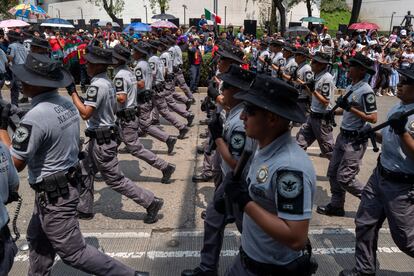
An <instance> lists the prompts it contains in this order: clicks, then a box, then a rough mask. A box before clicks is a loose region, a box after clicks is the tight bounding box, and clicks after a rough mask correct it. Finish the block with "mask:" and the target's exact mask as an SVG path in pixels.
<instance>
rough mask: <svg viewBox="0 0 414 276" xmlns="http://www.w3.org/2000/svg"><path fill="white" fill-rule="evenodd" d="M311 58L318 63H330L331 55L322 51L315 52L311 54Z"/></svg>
mask: <svg viewBox="0 0 414 276" xmlns="http://www.w3.org/2000/svg"><path fill="white" fill-rule="evenodd" d="M312 59H313V60H314V61H316V62H319V63H324V64H329V63H331V56H330V55H328V54H326V53H322V52H316V53H315V55H313V57H312Z"/></svg>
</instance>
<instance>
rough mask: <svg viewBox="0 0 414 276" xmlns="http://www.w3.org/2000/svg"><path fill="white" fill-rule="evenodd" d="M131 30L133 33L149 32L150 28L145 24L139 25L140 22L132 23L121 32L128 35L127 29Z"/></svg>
mask: <svg viewBox="0 0 414 276" xmlns="http://www.w3.org/2000/svg"><path fill="white" fill-rule="evenodd" d="M131 28H133V29H134V33H139V32H149V31H151V26H149V25H147V24H145V23H141V22H134V23H131V24H130V25H129V26H128V27H126V28H125V29H124V30H123V32H124V33H129V29H131Z"/></svg>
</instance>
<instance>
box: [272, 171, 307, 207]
mask: <svg viewBox="0 0 414 276" xmlns="http://www.w3.org/2000/svg"><path fill="white" fill-rule="evenodd" d="M273 181H276V183H275V184H276V187H277V209H278V211H279V212H283V213H288V214H293V215H303V208H304V206H303V197H304V196H303V172H300V171H294V170H279V171H278V172H277V177H276V179H273Z"/></svg>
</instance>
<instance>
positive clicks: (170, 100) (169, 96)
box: [164, 82, 190, 118]
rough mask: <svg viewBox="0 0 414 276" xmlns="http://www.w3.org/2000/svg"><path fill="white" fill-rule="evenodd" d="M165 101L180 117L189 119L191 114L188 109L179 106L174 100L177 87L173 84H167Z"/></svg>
mask: <svg viewBox="0 0 414 276" xmlns="http://www.w3.org/2000/svg"><path fill="white" fill-rule="evenodd" d="M164 92H165V101H166V102H167V105H168V108H169V109H170V110H172V111H174V112H175V113H177V114H178V115H180V116H182V117H184V118H187V117H188V116H189V115H190V112H188V111H187V109H186V108H185V107H184V106H183V105H180V104H177V102H176V101H175V99H174V92H175V86H174V84H173V83H172V82H170V83H168V82H167V83H166V84H165V90H164Z"/></svg>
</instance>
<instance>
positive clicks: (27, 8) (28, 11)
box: [9, 4, 47, 18]
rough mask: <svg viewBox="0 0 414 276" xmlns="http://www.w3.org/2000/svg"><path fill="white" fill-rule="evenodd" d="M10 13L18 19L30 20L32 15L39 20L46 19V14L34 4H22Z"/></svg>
mask: <svg viewBox="0 0 414 276" xmlns="http://www.w3.org/2000/svg"><path fill="white" fill-rule="evenodd" d="M9 13H10V14H12V15H14V16H16V17H24V18H28V17H29V16H30V15H35V17H37V18H45V17H46V15H47V14H46V12H45V11H44V10H43V9H42V8H41V7H38V6H35V5H32V4H20V5H17V6H15V7H13V8H11V9H10V10H9Z"/></svg>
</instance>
